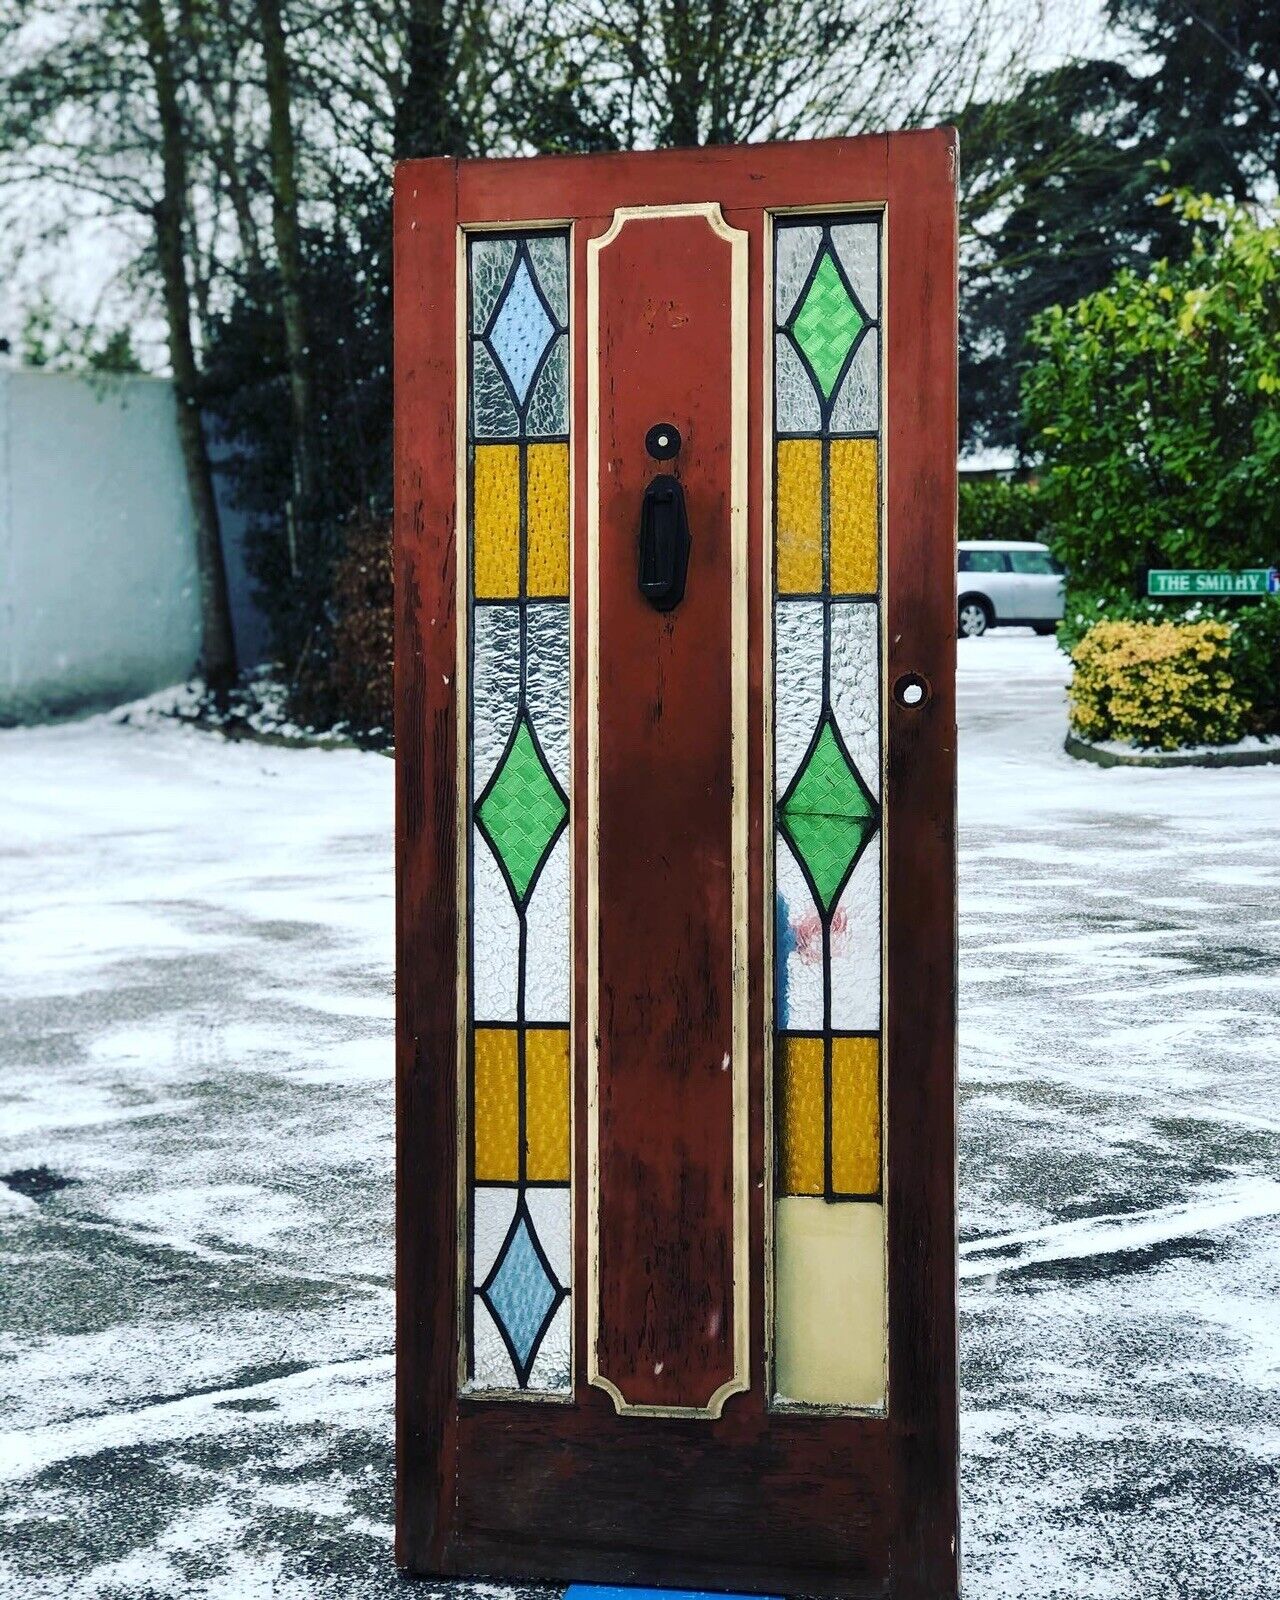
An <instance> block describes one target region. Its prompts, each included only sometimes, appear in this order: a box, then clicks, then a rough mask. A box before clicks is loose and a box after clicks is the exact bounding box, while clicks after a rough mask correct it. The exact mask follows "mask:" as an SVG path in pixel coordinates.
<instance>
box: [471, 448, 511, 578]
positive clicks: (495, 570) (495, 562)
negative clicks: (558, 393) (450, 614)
mask: <svg viewBox="0 0 1280 1600" xmlns="http://www.w3.org/2000/svg"><path fill="white" fill-rule="evenodd" d="M472 501H473V512H472V527H473V529H474V540H475V584H476V595H477V596H478V597H479V598H480V599H481V600H514V599H516V598H517V597H518V596H519V593H520V446H519V445H518V444H478V445H477V446H476V458H475V468H474V476H473V485H472Z"/></svg>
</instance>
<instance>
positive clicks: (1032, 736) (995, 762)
mask: <svg viewBox="0 0 1280 1600" xmlns="http://www.w3.org/2000/svg"><path fill="white" fill-rule="evenodd" d="M960 653H961V702H960V703H961V711H960V721H961V743H960V757H961V828H962V888H961V911H962V1012H961V1044H962V1055H961V1093H962V1119H961V1129H962V1132H961V1200H962V1206H961V1230H962V1244H961V1269H960V1270H961V1293H962V1308H963V1325H962V1363H963V1381H964V1393H963V1451H964V1459H963V1491H964V1502H965V1508H964V1515H965V1526H964V1540H965V1549H964V1554H965V1570H966V1592H967V1594H968V1595H969V1596H970V1597H972V1600H1082V1597H1084V1600H1112V1597H1115V1600H1128V1597H1137V1600H1147V1597H1151V1600H1156V1597H1160V1600H1202V1597H1203V1600H1209V1597H1210V1596H1212V1597H1213V1600H1222V1597H1230V1600H1253V1597H1257V1600H1263V1597H1267V1600H1273V1597H1274V1596H1276V1595H1277V1594H1280V1533H1278V1532H1277V1526H1278V1516H1280V1312H1278V1311H1277V1306H1278V1305H1280V1102H1278V1100H1277V1094H1276V1087H1275V1086H1276V1083H1277V1079H1278V1077H1280V1049H1278V1048H1277V1047H1278V1045H1280V848H1278V846H1280V768H1253V769H1240V770H1227V771H1200V770H1195V769H1190V770H1188V769H1181V770H1173V771H1144V770H1135V769H1128V768H1121V769H1114V770H1103V769H1100V768H1097V767H1093V766H1089V765H1087V764H1085V763H1079V762H1075V761H1072V760H1071V759H1070V758H1068V757H1067V756H1065V755H1064V754H1063V753H1062V750H1061V741H1062V734H1063V715H1064V714H1063V695H1062V685H1063V681H1064V677H1065V674H1064V672H1063V670H1062V669H1063V662H1062V658H1061V657H1060V656H1058V655H1057V654H1056V652H1055V650H1054V648H1053V644H1052V641H1050V640H1043V639H1036V638H1033V637H1031V636H1030V635H1021V634H1009V633H1000V632H997V633H995V634H992V635H989V636H988V637H987V638H985V639H982V640H976V641H965V642H964V643H962V645H961V647H960ZM390 811H391V764H390V762H388V761H387V760H386V759H385V758H383V757H381V756H378V755H372V754H368V755H366V754H359V753H355V752H347V751H300V750H281V749H274V748H272V749H268V748H265V747H261V746H256V745H249V744H240V745H228V744H225V743H222V742H221V741H219V740H217V739H215V738H213V737H211V736H209V735H205V734H200V733H195V732H191V731H189V730H184V729H181V728H177V727H173V726H159V727H156V726H152V727H141V728H137V727H135V728H128V727H121V726H118V725H114V724H112V723H111V722H110V721H109V720H107V719H102V718H99V719H94V720H92V721H89V722H84V723H79V724H75V725H70V726H64V727H59V728H51V729H39V730H27V731H14V732H6V733H3V734H0V975H2V976H0V983H2V985H3V993H4V997H5V1001H6V1007H5V1010H4V1012H3V1015H2V1017H0V1175H2V1174H8V1178H7V1180H6V1182H5V1183H4V1184H0V1595H4V1596H5V1597H8V1596H13V1597H15V1600H16V1597H19V1596H21V1597H24V1600H25V1597H31V1600H39V1597H46V1596H47V1597H57V1600H63V1597H69V1600H79V1597H81V1596H84V1597H89V1596H93V1597H103V1600H152V1597H156V1600H159V1597H169V1596H186V1595H190V1596H196V1595H198V1596H202V1597H205V1596H208V1597H226V1600H233V1597H234V1600H256V1597H259V1596H261V1597H266V1596H272V1597H278V1600H310V1597H329V1596H333V1597H337V1596H342V1597H343V1600H365V1597H369V1600H373V1597H383V1596H386V1597H390V1596H392V1595H394V1594H400V1593H403V1591H402V1590H401V1589H400V1588H399V1586H398V1585H397V1582H396V1579H395V1577H394V1574H393V1571H392V1567H391V1544H390V1541H391V1492H390V1491H391V1354H390V1351H391V1286H390V1267H391V1261H390V1237H391V1103H392V1094H391V1034H392V995H391V960H392V916H391V907H392V882H391V823H390ZM59 1184H62V1185H64V1186H62V1187H55V1185H59ZM424 1592H429V1591H424ZM490 1592H492V1591H490Z"/></svg>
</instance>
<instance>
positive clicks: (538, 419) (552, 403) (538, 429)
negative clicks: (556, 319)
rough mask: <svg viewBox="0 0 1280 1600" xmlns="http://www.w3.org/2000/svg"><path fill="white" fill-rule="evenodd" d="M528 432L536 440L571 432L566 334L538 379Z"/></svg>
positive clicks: (562, 335)
mask: <svg viewBox="0 0 1280 1600" xmlns="http://www.w3.org/2000/svg"><path fill="white" fill-rule="evenodd" d="M526 429H527V432H528V433H529V435H530V437H531V438H534V439H545V438H547V437H548V436H549V435H552V434H565V433H568V431H569V340H568V338H567V337H566V336H565V335H564V334H561V336H560V337H559V338H558V339H557V340H556V342H555V348H554V349H553V350H552V352H551V354H550V355H549V356H548V357H547V364H546V366H545V367H543V369H542V371H541V372H540V373H539V375H538V381H537V383H536V384H535V385H534V389H533V398H532V399H531V400H530V401H529V411H528V416H527V418H526Z"/></svg>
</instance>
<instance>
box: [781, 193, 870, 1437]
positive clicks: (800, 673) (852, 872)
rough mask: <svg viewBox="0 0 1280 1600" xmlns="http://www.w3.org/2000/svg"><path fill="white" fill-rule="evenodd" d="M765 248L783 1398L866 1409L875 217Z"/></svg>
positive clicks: (815, 229) (805, 229)
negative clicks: (772, 345) (769, 288)
mask: <svg viewBox="0 0 1280 1600" xmlns="http://www.w3.org/2000/svg"><path fill="white" fill-rule="evenodd" d="M774 237H775V259H774V318H775V325H774V336H775V341H776V358H775V363H774V436H775V445H774V448H775V452H776V453H775V460H774V466H775V479H774V483H775V493H774V545H773V549H774V603H773V660H774V702H773V703H774V719H773V730H774V734H773V737H774V743H773V758H774V783H775V789H774V794H775V819H774V821H775V826H774V849H773V866H774V871H773V882H774V892H775V897H776V905H775V916H774V943H773V955H774V962H773V978H774V1016H775V1033H774V1052H773V1054H774V1101H773V1104H774V1129H775V1150H774V1194H775V1200H774V1328H773V1356H774V1362H773V1389H774V1394H775V1397H776V1398H777V1400H778V1401H779V1402H781V1403H785V1404H791V1405H808V1404H821V1405H838V1406H848V1407H858V1408H867V1407H870V1408H876V1407H879V1406H881V1405H883V1403H884V1396H885V1365H886V1358H885V1343H884V1340H885V1335H884V1292H885V1291H884V1208H883V1203H882V1191H883V1181H882V1161H883V1151H882V1144H883V1140H882V1134H881V1125H882V1117H883V1110H882V1098H883V1097H882V1093H881V1061H880V1039H879V1034H880V1016H881V1006H882V998H881V953H880V951H881V925H882V924H881V915H882V899H883V888H882V881H881V850H880V830H881V822H882V818H881V770H880V769H881V764H882V760H883V753H882V746H881V709H880V708H881V670H882V668H881V638H880V627H879V608H880V570H881V563H880V539H881V534H880V525H881V513H880V446H879V433H880V360H881V355H882V343H881V330H880V327H879V323H878V315H879V308H880V304H881V293H880V283H879V272H880V219H879V217H878V216H874V215H864V216H847V217H836V218H829V219H815V218H812V217H806V218H804V219H803V220H802V221H800V220H797V221H794V222H793V221H789V220H779V221H778V223H777V225H776V229H775V236H774ZM801 596H803V597H804V598H799V597H801Z"/></svg>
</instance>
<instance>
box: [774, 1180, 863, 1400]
mask: <svg viewBox="0 0 1280 1600" xmlns="http://www.w3.org/2000/svg"><path fill="white" fill-rule="evenodd" d="M774 1239H775V1275H774V1303H775V1307H776V1314H775V1319H774V1325H775V1326H774V1393H775V1395H776V1396H777V1398H778V1399H779V1400H784V1401H785V1400H794V1401H800V1402H807V1403H809V1404H812V1405H839V1406H860V1407H867V1408H879V1407H881V1406H883V1405H884V1400H885V1286H884V1208H883V1206H880V1205H877V1204H872V1203H868V1202H862V1201H848V1202H845V1203H841V1204H837V1205H833V1204H830V1203H829V1202H828V1201H826V1200H821V1199H813V1198H810V1197H809V1196H807V1195H804V1196H798V1195H786V1196H783V1197H782V1198H781V1199H779V1200H778V1201H777V1203H776V1206H775V1210H774Z"/></svg>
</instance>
